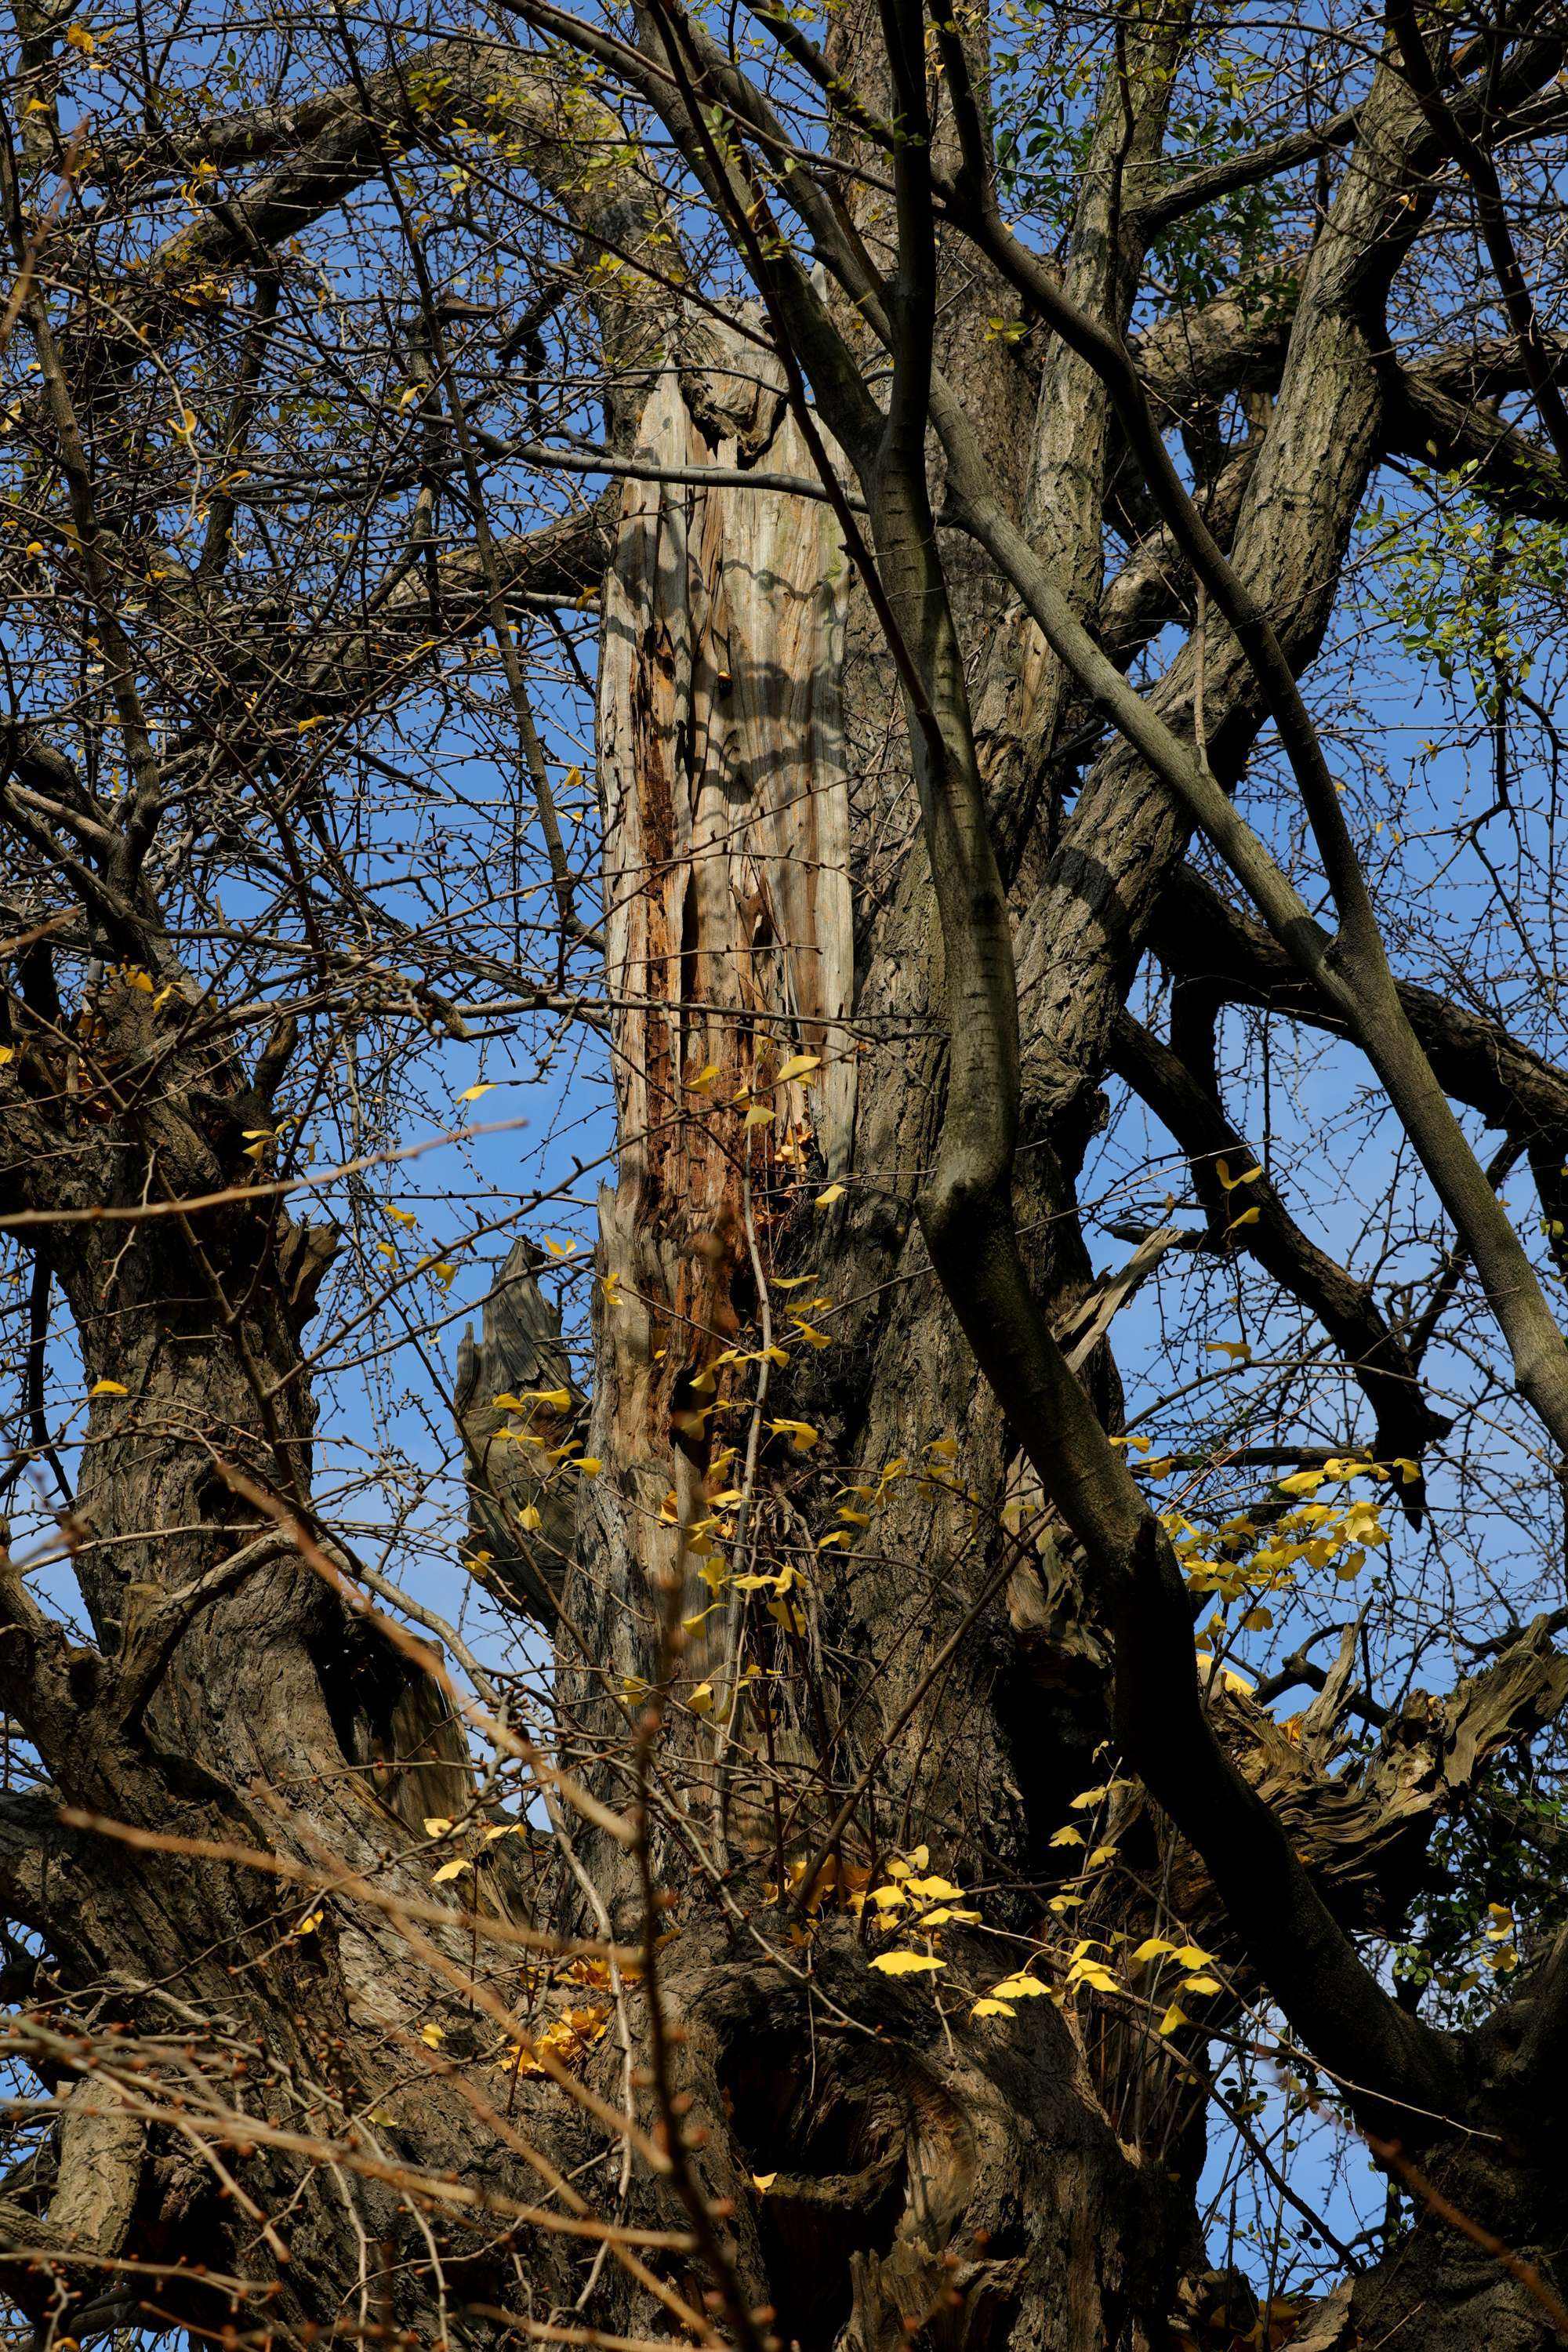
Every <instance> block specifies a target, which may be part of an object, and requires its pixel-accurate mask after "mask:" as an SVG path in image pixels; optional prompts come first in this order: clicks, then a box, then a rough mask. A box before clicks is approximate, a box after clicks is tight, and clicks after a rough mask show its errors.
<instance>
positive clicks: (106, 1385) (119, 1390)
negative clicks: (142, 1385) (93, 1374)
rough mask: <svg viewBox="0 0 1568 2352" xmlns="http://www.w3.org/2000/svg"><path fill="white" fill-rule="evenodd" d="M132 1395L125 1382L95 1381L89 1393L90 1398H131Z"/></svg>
mask: <svg viewBox="0 0 1568 2352" xmlns="http://www.w3.org/2000/svg"><path fill="white" fill-rule="evenodd" d="M130 1393H131V1391H130V1390H129V1389H128V1388H127V1387H126V1385H125V1383H124V1381H94V1382H93V1384H92V1386H91V1388H89V1391H88V1394H89V1397H97V1396H129V1395H130Z"/></svg>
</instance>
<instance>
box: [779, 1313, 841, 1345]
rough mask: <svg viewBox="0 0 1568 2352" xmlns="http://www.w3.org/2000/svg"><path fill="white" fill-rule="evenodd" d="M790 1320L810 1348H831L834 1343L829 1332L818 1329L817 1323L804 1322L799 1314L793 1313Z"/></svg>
mask: <svg viewBox="0 0 1568 2352" xmlns="http://www.w3.org/2000/svg"><path fill="white" fill-rule="evenodd" d="M790 1321H791V1323H792V1324H793V1325H794V1327H795V1331H796V1333H797V1334H798V1335H799V1337H800V1338H801V1339H804V1340H805V1344H806V1346H807V1347H808V1348H830V1347H831V1346H832V1345H833V1340H832V1337H831V1335H830V1334H829V1333H828V1332H826V1331H819V1330H817V1328H816V1325H815V1324H812V1323H806V1322H804V1321H803V1320H802V1318H800V1317H799V1316H798V1315H792V1316H791V1318H790Z"/></svg>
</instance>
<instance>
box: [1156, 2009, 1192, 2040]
mask: <svg viewBox="0 0 1568 2352" xmlns="http://www.w3.org/2000/svg"><path fill="white" fill-rule="evenodd" d="M1191 2023H1192V2019H1191V2018H1190V2017H1189V2016H1188V2015H1187V2013H1186V2011H1185V2010H1184V2009H1183V2008H1182V2007H1181V2006H1180V2004H1179V2003H1178V2002H1176V2001H1173V2002H1172V2003H1171V2006H1170V2008H1169V2009H1168V2010H1167V2011H1165V2014H1164V2016H1163V2018H1162V2019H1161V2020H1160V2032H1162V2033H1174V2032H1175V2030H1176V2028H1177V2026H1178V2025H1190V2024H1191Z"/></svg>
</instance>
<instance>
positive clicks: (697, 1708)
mask: <svg viewBox="0 0 1568 2352" xmlns="http://www.w3.org/2000/svg"><path fill="white" fill-rule="evenodd" d="M686 1704H687V1706H689V1708H690V1709H691V1712H692V1714H693V1715H706V1714H707V1713H708V1711H709V1709H710V1707H711V1706H712V1704H713V1685H712V1684H711V1683H699V1684H698V1685H697V1688H696V1689H695V1690H694V1691H693V1692H692V1693H691V1695H690V1696H689V1698H688V1700H687V1702H686Z"/></svg>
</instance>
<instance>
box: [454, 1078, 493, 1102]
mask: <svg viewBox="0 0 1568 2352" xmlns="http://www.w3.org/2000/svg"><path fill="white" fill-rule="evenodd" d="M499 1084H500V1080H499V1079H497V1078H481V1079H480V1080H479V1083H478V1085H477V1086H472V1087H464V1088H463V1091H462V1093H461V1094H460V1095H459V1096H458V1101H459V1102H478V1101H479V1097H480V1096H481V1095H493V1094H494V1092H495V1090H496V1087H498V1085H499Z"/></svg>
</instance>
